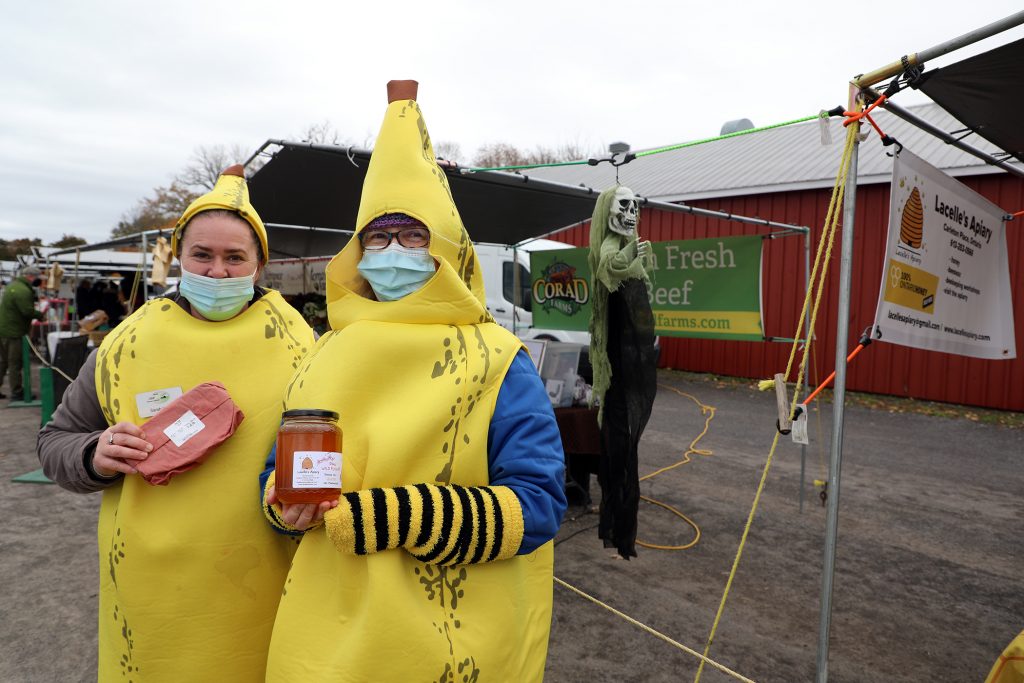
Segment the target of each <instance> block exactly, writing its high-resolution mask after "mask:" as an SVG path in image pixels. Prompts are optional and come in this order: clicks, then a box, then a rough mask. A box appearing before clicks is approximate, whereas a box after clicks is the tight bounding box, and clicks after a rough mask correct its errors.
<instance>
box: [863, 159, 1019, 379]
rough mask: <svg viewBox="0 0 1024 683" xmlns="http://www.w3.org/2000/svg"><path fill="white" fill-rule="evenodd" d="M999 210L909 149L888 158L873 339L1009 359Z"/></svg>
mask: <svg viewBox="0 0 1024 683" xmlns="http://www.w3.org/2000/svg"><path fill="white" fill-rule="evenodd" d="M1004 213H1005V212H1004V211H1003V210H1002V209H1000V208H999V207H998V206H996V205H995V204H993V203H992V202H990V201H988V200H987V199H985V198H984V197H982V196H981V195H979V194H977V193H976V192H974V191H973V190H971V189H970V188H968V187H966V186H965V185H963V184H961V183H958V182H957V181H955V180H953V179H952V178H950V177H949V176H947V175H945V174H944V173H942V172H941V171H939V170H938V169H936V168H934V167H933V166H931V165H929V164H928V163H926V162H924V161H923V160H921V159H919V158H917V157H916V156H914V155H913V154H910V153H909V152H907V151H906V150H904V151H902V152H900V153H899V155H898V156H897V157H896V159H895V161H894V162H893V171H892V190H891V199H890V203H889V238H888V241H887V243H886V249H885V266H884V268H883V269H882V284H881V287H880V288H879V292H878V308H877V309H876V313H875V338H876V339H880V340H882V341H886V342H892V343H894V344H901V345H903V346H913V347H915V348H920V349H929V350H932V351H944V352H946V353H955V354H959V355H961V356H973V357H975V358H990V359H999V358H1002V359H1010V358H1015V357H1016V355H1017V353H1016V345H1015V341H1014V335H1013V304H1012V301H1011V298H1010V268H1009V263H1008V258H1007V252H1006V232H1005V227H1006V226H1005V224H1004V222H1003V215H1004Z"/></svg>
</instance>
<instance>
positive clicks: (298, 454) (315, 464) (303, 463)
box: [292, 451, 341, 489]
mask: <svg viewBox="0 0 1024 683" xmlns="http://www.w3.org/2000/svg"><path fill="white" fill-rule="evenodd" d="M294 458H295V459H294V461H293V463H292V488H293V489H340V488H341V453H336V452H334V451H295V455H294Z"/></svg>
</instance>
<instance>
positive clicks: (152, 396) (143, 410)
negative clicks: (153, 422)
mask: <svg viewBox="0 0 1024 683" xmlns="http://www.w3.org/2000/svg"><path fill="white" fill-rule="evenodd" d="M179 396H181V387H168V388H166V389H154V390H153V391H144V392H142V393H141V394H135V406H136V407H137V408H138V409H139V417H140V418H142V419H146V418H147V417H153V416H154V415H156V414H157V413H159V412H160V411H161V410H163V407H164V406H165V405H167V404H168V403H170V402H171V401H173V400H174V399H176V398H178V397H179Z"/></svg>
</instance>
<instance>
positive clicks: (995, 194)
mask: <svg viewBox="0 0 1024 683" xmlns="http://www.w3.org/2000/svg"><path fill="white" fill-rule="evenodd" d="M962 182H964V184H966V185H967V186H968V187H970V188H972V189H973V190H975V191H976V192H978V193H979V194H981V195H983V196H985V197H987V198H988V199H990V200H991V201H993V202H995V203H996V204H997V205H999V206H1000V207H1002V208H1003V209H1004V210H1006V211H1008V212H1010V213H1013V212H1015V211H1019V210H1021V209H1024V181H1022V180H1021V179H1019V178H1015V177H1010V176H1007V175H987V176H978V177H973V178H965V179H963V181H962ZM830 196H831V191H830V190H824V189H823V190H802V191H796V192H780V193H770V194H760V195H751V196H744V197H727V198H722V199H713V200H702V201H694V202H688V203H689V204H690V205H691V206H696V207H701V208H706V209H714V210H716V211H723V212H727V213H734V214H740V215H743V216H753V217H758V218H764V219H768V220H773V221H778V222H783V223H790V224H794V225H804V226H809V227H811V228H812V244H811V259H812V262H813V258H814V254H815V250H816V248H817V244H818V240H819V239H820V236H821V232H822V228H823V223H824V220H825V214H826V212H827V211H828V203H829V199H830ZM888 216H889V185H888V184H885V183H882V184H873V185H864V186H861V187H859V188H858V189H857V215H856V223H855V233H854V252H853V264H854V268H853V281H852V292H851V300H850V336H849V338H848V339H847V340H845V344H846V348H847V349H850V350H852V348H853V346H854V345H855V344H856V343H857V339H858V338H859V337H860V334H861V332H862V331H863V330H864V329H865V328H866V327H868V326H869V325H871V324H872V323H873V321H874V316H875V305H876V303H877V300H878V287H879V283H880V281H881V274H882V262H883V255H884V251H885V242H886V229H887V226H888V220H889V218H888ZM589 229H590V226H589V224H586V225H581V226H576V227H573V228H569V229H567V230H565V231H563V232H562V233H559V234H558V235H556V236H555V237H554V239H560V240H562V241H565V242H568V243H570V244H574V245H578V246H585V245H586V244H587V242H588V236H589ZM840 229H841V226H840ZM765 232H766V230H765V229H764V228H760V227H758V226H754V225H747V224H744V223H736V222H732V221H726V220H723V219H717V218H706V217H703V216H693V215H690V214H685V213H677V212H668V211H664V210H660V209H644V210H643V211H642V214H641V219H640V234H641V236H642V237H644V238H646V239H650V240H652V241H665V240H680V239H701V238H707V237H722V236H733V235H755V234H763V233H765ZM1006 232H1007V240H1006V242H1007V248H1008V250H1009V263H1010V288H1011V292H1012V294H1013V304H1014V313H1013V316H1014V327H1015V336H1016V340H1017V346H1018V358H1016V359H1014V360H1007V361H998V360H982V359H976V358H968V357H966V356H957V355H952V354H948V353H938V352H935V351H922V350H918V349H912V348H909V347H905V346H896V345H894V344H886V343H882V342H875V343H874V344H872V345H871V346H870V347H868V348H867V349H865V350H864V351H863V352H862V353H861V354H860V355H859V356H858V357H857V359H856V360H855V361H854V362H853V363H852V364H851V365H850V367H849V370H848V373H847V387H848V388H849V389H851V390H853V391H866V392H872V393H878V394H890V395H894V396H907V397H912V398H917V399H927V400H933V401H944V402H949V403H960V404H966V405H975V406H983V407H988V408H998V409H1003V410H1014V411H1024V359H1022V358H1021V357H1020V356H1021V355H1024V352H1022V351H1021V342H1022V340H1024V219H1021V218H1018V219H1017V220H1015V221H1011V222H1010V223H1009V224H1008V225H1007V231H1006ZM841 240H842V237H841V235H837V237H836V243H835V246H834V248H833V252H832V258H831V263H830V266H829V281H828V284H827V287H826V294H825V297H824V298H823V300H822V303H821V309H820V310H819V313H818V318H817V324H816V326H815V327H816V330H815V332H816V343H815V345H814V347H813V350H814V354H813V359H814V367H813V368H812V369H810V373H811V375H810V381H811V384H812V386H813V385H815V384H817V382H818V381H820V380H822V379H824V378H825V377H826V376H828V374H829V373H830V372H832V370H833V369H834V367H835V335H836V311H837V308H838V301H839V296H838V294H839V293H838V289H839V287H838V281H839V258H840V249H841ZM804 278H805V273H804V240H803V238H802V237H800V236H793V237H785V238H779V239H771V240H766V241H765V245H764V266H763V281H762V311H763V318H764V323H765V333H766V334H767V335H768V336H771V337H792V336H793V333H794V332H795V331H796V322H797V317H798V316H799V315H800V310H801V306H802V304H803V295H804ZM661 348H662V351H661V366H662V367H666V368H675V369H681V370H690V371H695V372H709V373H714V374H720V375H730V376H734V377H750V378H761V379H764V378H770V377H771V376H772V375H774V374H775V373H777V372H782V371H784V370H785V368H786V360H787V358H788V354H789V350H790V344H788V343H781V342H742V341H720V340H710V339H687V338H680V337H662V340H661ZM798 358H799V356H798ZM795 378H796V372H795V370H794V372H793V374H792V375H791V377H790V379H791V380H795Z"/></svg>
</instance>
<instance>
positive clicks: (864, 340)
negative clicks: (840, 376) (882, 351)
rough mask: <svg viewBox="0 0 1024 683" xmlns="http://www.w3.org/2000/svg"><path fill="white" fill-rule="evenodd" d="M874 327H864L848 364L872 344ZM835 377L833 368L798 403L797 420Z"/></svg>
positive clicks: (847, 358) (847, 360)
mask: <svg viewBox="0 0 1024 683" xmlns="http://www.w3.org/2000/svg"><path fill="white" fill-rule="evenodd" d="M872 327H874V325H868V326H867V327H866V328H864V331H863V332H861V335H860V339H859V340H858V341H857V347H856V348H855V349H854V350H853V351H851V352H850V355H848V356H847V357H846V363H847V365H849V364H850V362H851V361H853V359H854V358H856V357H857V354H859V353H860V352H861V351H863V350H864V349H866V348H867V347H868V346H870V345H871V342H872V341H873V340H872V339H871V328H872ZM835 378H836V371H835V370H833V371H832V374H830V375H829V376H828V377H826V378H825V381H824V382H822V383H821V384H819V385H818V388H817V389H815V390H814V391H812V392H811V393H810V394H808V396H807V398H805V399H804V401H803V403H802V404H797V406H796V410H794V411H793V419H794V420H795V419H797V418H798V417H800V413H802V412H803V406H806V405H808V404H809V403H810V402H811V401H813V400H814V399H815V398H817V397H818V394H820V393H821V391H822V390H823V389H824V388H825V387H827V386H828V385H829V384H831V383H832V380H834V379H835ZM785 433H787V432H783V434H785Z"/></svg>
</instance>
